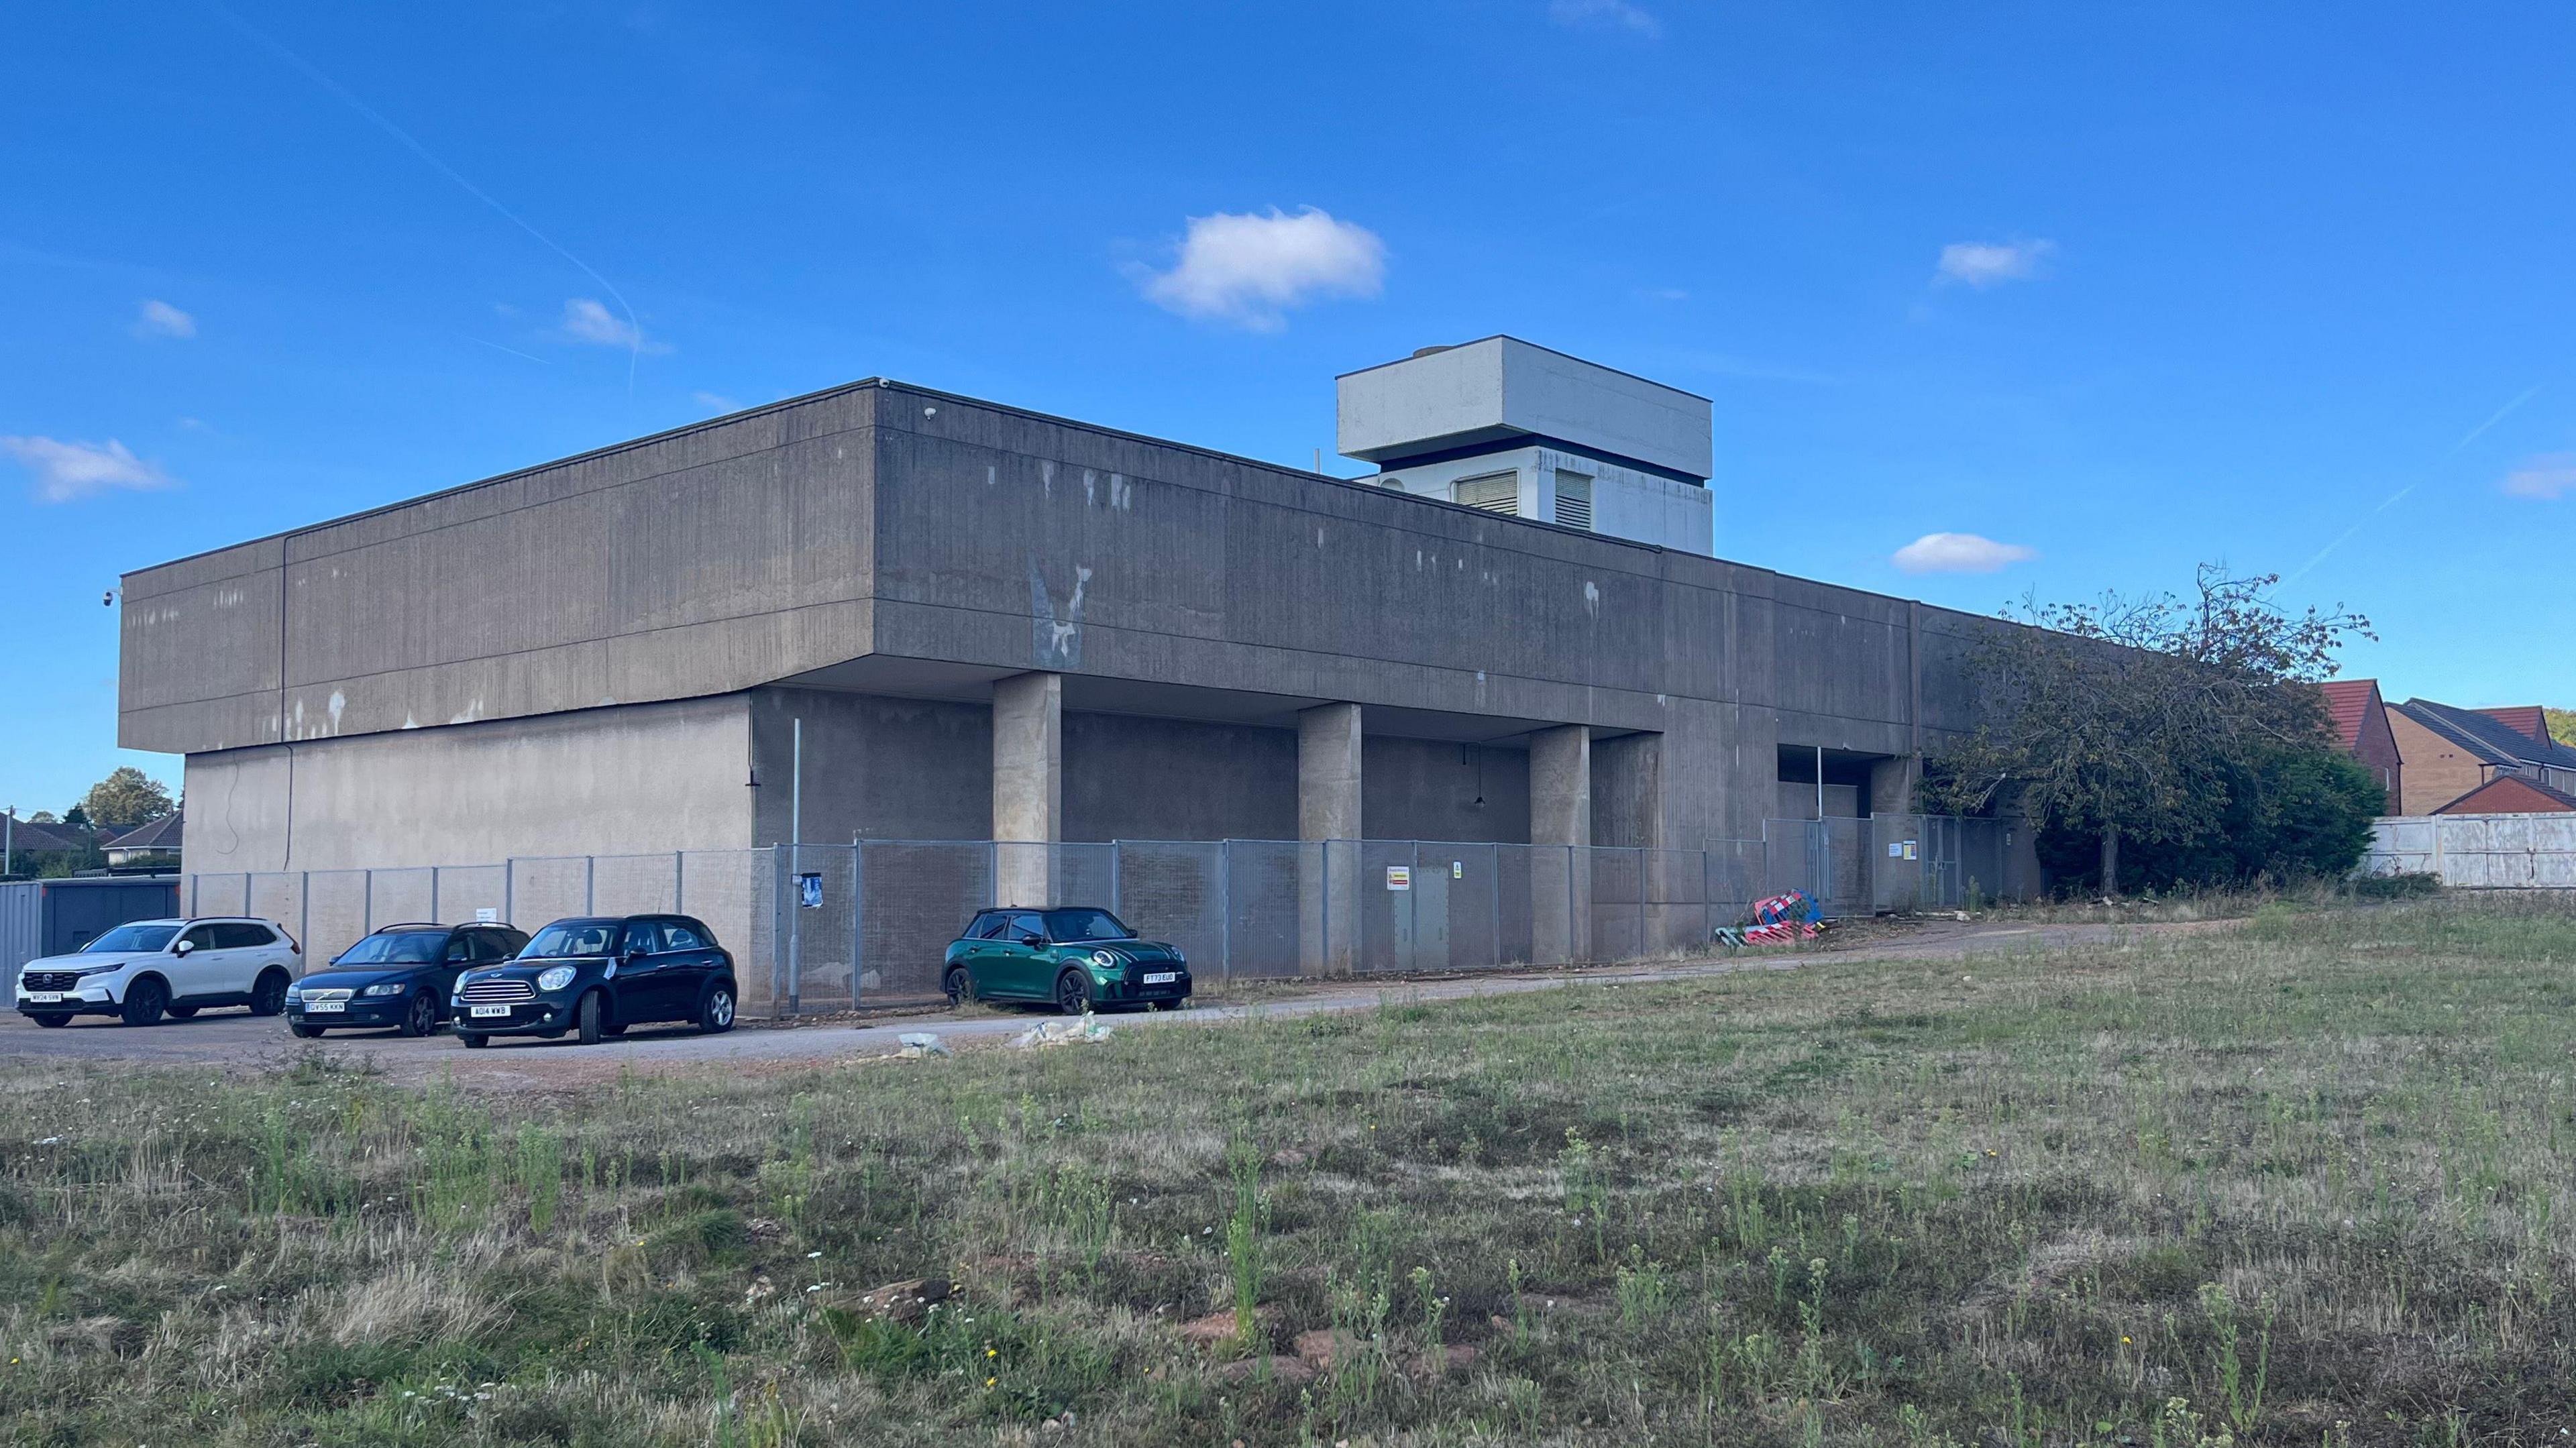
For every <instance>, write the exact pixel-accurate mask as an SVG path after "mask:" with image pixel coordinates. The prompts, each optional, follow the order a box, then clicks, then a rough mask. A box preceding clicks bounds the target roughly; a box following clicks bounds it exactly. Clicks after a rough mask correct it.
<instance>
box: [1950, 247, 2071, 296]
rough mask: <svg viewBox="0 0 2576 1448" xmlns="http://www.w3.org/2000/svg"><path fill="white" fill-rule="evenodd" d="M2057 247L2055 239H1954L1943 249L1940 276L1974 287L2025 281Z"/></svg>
mask: <svg viewBox="0 0 2576 1448" xmlns="http://www.w3.org/2000/svg"><path fill="white" fill-rule="evenodd" d="M2055 250H2057V243H2056V242H2053V241H1954V242H1952V243H1950V244H1949V245H1948V246H1945V247H1943V248H1941V265H1940V269H1939V279H1940V280H1942V281H1945V282H1964V283H1966V284H1967V285H1969V286H1972V287H1991V286H1994V285H1996V284H1997V283H1999V282H2017V281H2023V280H2026V279H2028V278H2030V277H2034V276H2037V275H2038V274H2039V264H2040V262H2041V261H2042V260H2043V259H2045V258H2046V257H2047V256H2048V254H2049V253H2050V252H2052V251H2055Z"/></svg>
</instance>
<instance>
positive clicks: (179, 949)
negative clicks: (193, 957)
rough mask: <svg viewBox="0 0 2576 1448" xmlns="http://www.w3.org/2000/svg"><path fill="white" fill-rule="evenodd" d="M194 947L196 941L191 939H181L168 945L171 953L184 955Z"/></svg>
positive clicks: (195, 946)
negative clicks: (174, 943)
mask: <svg viewBox="0 0 2576 1448" xmlns="http://www.w3.org/2000/svg"><path fill="white" fill-rule="evenodd" d="M196 948H197V942H195V941H193V940H182V941H180V942H179V943H178V944H176V945H173V946H171V947H170V953H171V954H172V955H185V954H187V953H188V952H189V951H191V950H194V949H196Z"/></svg>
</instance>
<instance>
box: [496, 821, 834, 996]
mask: <svg viewBox="0 0 2576 1448" xmlns="http://www.w3.org/2000/svg"><path fill="white" fill-rule="evenodd" d="M774 876H775V867H774V865H773V863H772V860H771V857H770V852H769V851H767V850H765V849H763V850H687V851H683V852H682V853H681V855H680V859H679V867H678V877H679V881H680V887H679V901H680V909H681V910H682V911H683V912H685V913H687V914H689V915H692V916H695V917H696V918H697V919H699V920H701V921H703V922H705V924H706V927H707V929H709V930H711V931H714V932H715V937H716V943H717V944H719V945H722V946H723V947H724V948H725V949H726V950H728V951H730V952H732V953H733V968H734V978H735V979H734V984H735V986H736V987H737V988H738V989H739V990H740V991H741V992H742V1001H741V1009H742V1010H743V1011H744V1012H745V1013H747V1014H750V1015H755V1016H765V1015H774V1014H776V1013H777V1012H778V1010H779V1008H780V1004H781V1002H782V1001H783V1000H784V999H785V995H784V992H783V991H781V990H780V989H779V987H780V984H781V982H780V979H779V974H780V970H781V967H782V965H783V962H784V960H785V952H784V951H782V950H780V949H778V948H777V946H776V943H775V942H776V934H777V932H776V930H775V928H774V927H775V925H776V919H777V910H776V904H775V900H776V884H777V882H776V879H775V878H774ZM519 928H520V929H522V930H529V929H533V928H534V927H533V926H532V925H531V924H529V923H527V922H526V921H522V922H520V924H519Z"/></svg>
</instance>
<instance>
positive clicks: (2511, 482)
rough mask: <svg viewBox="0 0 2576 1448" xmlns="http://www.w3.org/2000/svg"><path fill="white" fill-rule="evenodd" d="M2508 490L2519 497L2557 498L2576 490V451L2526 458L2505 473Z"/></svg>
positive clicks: (2506, 489) (2553, 499) (2505, 483)
mask: <svg viewBox="0 0 2576 1448" xmlns="http://www.w3.org/2000/svg"><path fill="white" fill-rule="evenodd" d="M2504 490H2505V491H2506V492H2508V493H2511V494H2512V495H2513V496H2515V497H2517V498H2540V499H2544V500H2550V501H2555V500H2556V499H2559V498H2563V497H2565V496H2567V494H2569V493H2571V492H2576V453H2542V454H2541V455H2539V456H2538V457H2530V458H2524V459H2523V460H2522V462H2521V463H2520V464H2519V465H2517V466H2516V467H2515V468H2514V470H2513V471H2512V472H2509V473H2507V474H2505V475H2504Z"/></svg>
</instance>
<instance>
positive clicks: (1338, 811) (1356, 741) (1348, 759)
mask: <svg viewBox="0 0 2576 1448" xmlns="http://www.w3.org/2000/svg"><path fill="white" fill-rule="evenodd" d="M1360 830H1361V820H1360V706H1359V705H1357V704H1319V705H1317V706H1316V707H1314V708H1312V709H1308V710H1306V711H1305V712H1304V713H1301V714H1299V715H1298V716H1297V838H1298V839H1299V840H1300V841H1301V842H1303V848H1302V849H1301V850H1300V852H1299V861H1298V870H1297V903H1298V913H1299V915H1300V917H1301V918H1300V921H1299V925H1300V929H1299V930H1298V935H1297V939H1298V968H1299V969H1300V971H1302V972H1303V973H1304V974H1307V975H1326V974H1333V975H1339V974H1345V973H1347V972H1349V971H1350V970H1352V969H1353V968H1354V967H1355V966H1356V964H1357V962H1358V959H1359V944H1360V886H1361V881H1360V847H1359V841H1360V838H1361V834H1360Z"/></svg>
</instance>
